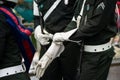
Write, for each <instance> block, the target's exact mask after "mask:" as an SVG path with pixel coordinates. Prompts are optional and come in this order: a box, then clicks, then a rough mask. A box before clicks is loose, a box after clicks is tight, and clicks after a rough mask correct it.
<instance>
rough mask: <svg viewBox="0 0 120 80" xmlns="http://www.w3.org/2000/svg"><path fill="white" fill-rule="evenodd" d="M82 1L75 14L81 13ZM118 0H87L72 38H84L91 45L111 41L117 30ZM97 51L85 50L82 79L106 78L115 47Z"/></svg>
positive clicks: (100, 79)
mask: <svg viewBox="0 0 120 80" xmlns="http://www.w3.org/2000/svg"><path fill="white" fill-rule="evenodd" d="M82 1H83V0H79V2H78V4H77V9H76V13H75V16H77V15H78V14H79V10H80V9H81V3H82ZM116 1H117V0H87V1H86V3H85V7H84V12H83V16H82V19H81V22H80V26H79V29H78V31H77V32H76V33H75V34H74V35H73V36H71V38H70V39H72V40H83V41H84V45H89V46H94V45H96V46H97V45H101V44H106V43H107V42H109V41H110V39H111V38H112V37H114V36H115V35H116V32H117V28H116V23H115V20H114V19H115V18H114V11H115V4H116ZM73 23H74V25H75V22H71V23H70V24H71V25H69V28H71V27H72V28H73V26H72V25H73ZM66 30H67V29H66ZM84 48H85V47H84ZM84 50H85V49H84ZM95 51H96V50H95ZM95 51H94V52H89V51H88V52H87V51H84V52H83V56H82V63H81V68H80V69H81V73H80V74H81V76H80V80H106V78H107V75H108V71H109V67H110V65H111V61H112V58H113V56H114V54H115V53H114V51H113V47H111V48H110V49H107V50H104V48H103V51H99V52H95Z"/></svg>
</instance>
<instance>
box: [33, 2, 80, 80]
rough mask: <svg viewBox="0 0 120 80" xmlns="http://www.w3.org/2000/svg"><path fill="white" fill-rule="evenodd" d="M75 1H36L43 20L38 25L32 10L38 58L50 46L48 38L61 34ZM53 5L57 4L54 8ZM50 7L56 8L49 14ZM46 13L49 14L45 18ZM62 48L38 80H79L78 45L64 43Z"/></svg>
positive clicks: (72, 13)
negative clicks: (38, 48)
mask: <svg viewBox="0 0 120 80" xmlns="http://www.w3.org/2000/svg"><path fill="white" fill-rule="evenodd" d="M59 1H60V2H59ZM75 1H76V0H38V6H39V11H41V12H42V14H43V19H44V23H43V24H40V20H39V19H40V17H39V12H37V10H38V9H34V18H35V19H34V21H35V38H36V40H38V41H39V42H40V44H41V51H40V57H42V56H43V55H44V53H45V52H46V51H47V49H48V48H49V46H50V42H51V40H50V39H49V38H50V36H51V35H54V34H55V33H57V32H63V31H64V30H65V28H66V27H67V25H68V23H69V22H70V21H71V20H72V17H73V15H74V4H75ZM55 3H59V4H58V5H57V6H56V5H54V4H55ZM34 6H35V5H34ZM52 6H56V8H55V9H54V10H53V11H50V12H51V13H50V12H48V11H49V10H50V8H51V7H52ZM47 13H50V14H49V16H48V17H47V18H46V14H47ZM47 15H48V14H47ZM41 25H43V26H42V27H41ZM41 30H42V31H43V33H44V34H42V31H41ZM64 46H65V50H64V51H63V52H62V53H61V55H60V57H57V58H56V59H54V60H53V62H52V63H51V64H50V65H49V66H48V68H47V69H46V71H45V73H44V75H43V76H42V77H41V78H40V80H79V79H78V73H79V70H78V68H79V60H80V59H79V58H80V45H79V44H78V43H74V42H65V43H64Z"/></svg>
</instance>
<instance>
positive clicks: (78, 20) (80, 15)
mask: <svg viewBox="0 0 120 80" xmlns="http://www.w3.org/2000/svg"><path fill="white" fill-rule="evenodd" d="M85 2H86V0H84V1H83V4H82V9H81V11H80V13H79V15H78V17H77V28H79V25H80V20H81V17H82V15H83V11H84V6H85Z"/></svg>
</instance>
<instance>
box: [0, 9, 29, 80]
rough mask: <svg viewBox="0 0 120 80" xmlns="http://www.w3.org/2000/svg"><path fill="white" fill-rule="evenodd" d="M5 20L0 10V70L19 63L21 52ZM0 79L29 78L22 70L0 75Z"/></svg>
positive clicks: (17, 79)
mask: <svg viewBox="0 0 120 80" xmlns="http://www.w3.org/2000/svg"><path fill="white" fill-rule="evenodd" d="M7 8H9V7H7ZM11 12H12V10H11ZM6 22H7V18H6V17H5V15H4V14H3V13H1V12H0V71H1V70H2V69H5V68H9V67H13V66H17V65H21V62H22V58H21V52H20V49H19V47H18V44H17V41H16V38H15V36H14V34H13V32H14V31H13V30H12V29H11V26H10V25H9V24H8V23H6ZM0 75H1V74H0ZM8 75H9V73H8ZM0 80H30V78H29V77H28V75H27V74H26V72H22V73H16V74H13V75H9V76H5V77H0Z"/></svg>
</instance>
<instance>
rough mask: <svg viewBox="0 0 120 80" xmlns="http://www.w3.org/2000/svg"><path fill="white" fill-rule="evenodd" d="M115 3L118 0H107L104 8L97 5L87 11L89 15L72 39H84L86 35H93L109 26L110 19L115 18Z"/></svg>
mask: <svg viewBox="0 0 120 80" xmlns="http://www.w3.org/2000/svg"><path fill="white" fill-rule="evenodd" d="M115 3H116V1H113V0H110V1H108V0H106V2H105V3H104V6H105V7H104V8H103V6H99V5H97V7H96V8H95V9H93V10H92V9H91V10H90V11H89V12H88V13H87V15H88V16H87V21H86V22H85V24H84V25H83V24H81V25H80V26H79V29H78V31H77V32H76V33H75V34H74V35H73V36H71V38H70V39H74V38H79V39H84V38H86V37H91V36H94V35H96V34H97V33H100V32H101V31H102V30H103V28H105V27H107V26H108V24H109V23H110V20H111V19H112V18H113V16H114V15H113V14H114V10H115ZM108 4H109V5H108Z"/></svg>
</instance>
